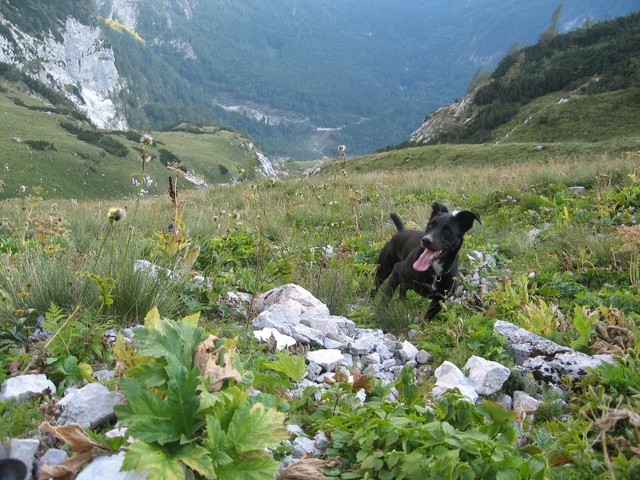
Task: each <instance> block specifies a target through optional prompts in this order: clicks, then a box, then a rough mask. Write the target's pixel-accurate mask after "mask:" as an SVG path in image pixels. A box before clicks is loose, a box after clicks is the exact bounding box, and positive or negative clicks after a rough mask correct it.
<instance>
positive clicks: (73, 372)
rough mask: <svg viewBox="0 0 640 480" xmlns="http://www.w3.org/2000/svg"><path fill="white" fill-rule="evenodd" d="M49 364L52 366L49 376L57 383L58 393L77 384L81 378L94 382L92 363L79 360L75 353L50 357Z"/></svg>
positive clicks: (60, 393) (62, 392)
mask: <svg viewBox="0 0 640 480" xmlns="http://www.w3.org/2000/svg"><path fill="white" fill-rule="evenodd" d="M47 364H49V366H50V370H49V376H50V377H51V380H52V381H53V382H54V383H55V384H56V387H57V392H56V393H57V394H58V395H63V394H64V391H65V390H66V389H67V388H69V387H73V386H75V385H77V384H78V383H79V382H80V381H81V380H86V381H87V382H93V375H92V373H93V369H92V368H91V365H89V364H87V363H83V362H78V359H77V358H76V357H75V356H73V355H69V356H61V357H58V358H48V359H47Z"/></svg>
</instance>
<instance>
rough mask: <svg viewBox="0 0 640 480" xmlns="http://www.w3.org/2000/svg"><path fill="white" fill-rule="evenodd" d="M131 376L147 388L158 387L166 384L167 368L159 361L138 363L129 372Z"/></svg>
mask: <svg viewBox="0 0 640 480" xmlns="http://www.w3.org/2000/svg"><path fill="white" fill-rule="evenodd" d="M128 375H129V377H131V378H135V379H136V380H137V381H139V382H140V383H142V384H143V385H144V386H145V387H146V388H157V387H161V386H163V385H165V384H166V382H167V370H166V368H165V366H164V365H162V364H161V363H158V362H147V363H141V364H139V365H136V366H135V367H133V368H132V369H131V370H129V372H128Z"/></svg>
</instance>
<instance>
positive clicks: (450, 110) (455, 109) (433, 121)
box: [410, 92, 474, 144]
mask: <svg viewBox="0 0 640 480" xmlns="http://www.w3.org/2000/svg"><path fill="white" fill-rule="evenodd" d="M473 97H474V93H473V92H472V93H469V94H467V95H465V96H464V97H462V98H461V99H460V100H458V101H457V102H455V103H452V104H451V105H448V106H446V107H442V108H439V109H438V110H436V111H435V112H433V113H431V114H430V115H429V116H428V117H427V118H426V119H425V121H424V123H423V124H422V125H421V126H420V128H418V129H417V130H416V131H415V132H413V133H412V134H411V139H410V141H411V142H413V143H417V144H426V143H430V142H432V141H433V140H435V139H436V138H438V135H440V134H441V133H443V132H445V131H447V130H450V129H452V128H457V127H460V128H462V127H464V126H465V125H466V124H467V123H469V122H470V121H471V120H472V119H473V117H472V116H471V105H472V104H473Z"/></svg>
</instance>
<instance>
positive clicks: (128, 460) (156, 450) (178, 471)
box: [122, 441, 186, 480]
mask: <svg viewBox="0 0 640 480" xmlns="http://www.w3.org/2000/svg"><path fill="white" fill-rule="evenodd" d="M122 470H125V471H126V470H136V471H141V470H149V478H153V479H154V480H182V479H184V478H185V476H186V471H185V470H186V469H185V466H184V464H183V463H181V462H177V461H176V459H175V458H173V457H172V456H171V455H169V453H167V452H166V451H165V450H164V449H163V448H162V447H160V446H158V445H151V444H149V443H145V442H140V441H138V442H134V443H133V444H132V445H131V446H130V447H129V449H128V450H127V453H126V454H125V456H124V462H122Z"/></svg>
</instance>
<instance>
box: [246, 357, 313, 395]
mask: <svg viewBox="0 0 640 480" xmlns="http://www.w3.org/2000/svg"><path fill="white" fill-rule="evenodd" d="M277 357H278V358H277V360H267V361H264V362H261V366H262V367H263V368H264V369H266V370H267V371H268V372H269V373H268V374H262V375H257V376H256V383H258V382H260V383H261V384H265V385H271V386H272V387H273V386H275V387H287V388H291V382H292V381H294V382H299V381H300V380H302V379H303V378H304V376H305V374H306V372H307V365H306V363H305V360H304V357H302V356H300V355H291V354H290V353H288V352H283V351H279V352H278V353H277ZM256 364H258V365H260V362H256Z"/></svg>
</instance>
